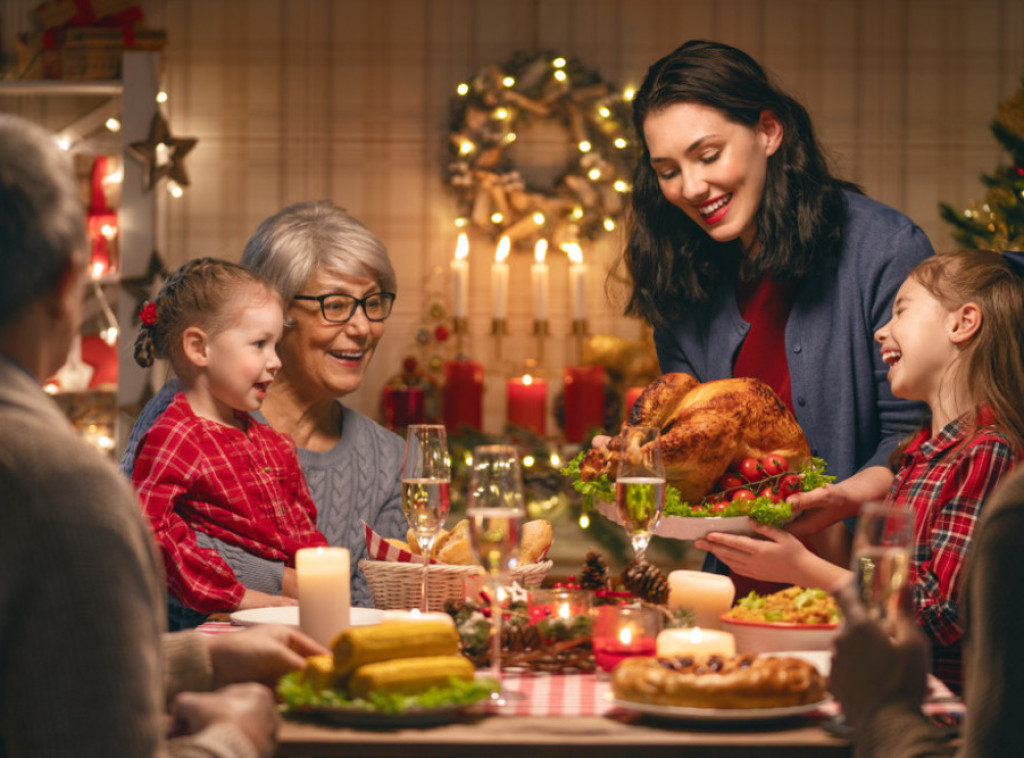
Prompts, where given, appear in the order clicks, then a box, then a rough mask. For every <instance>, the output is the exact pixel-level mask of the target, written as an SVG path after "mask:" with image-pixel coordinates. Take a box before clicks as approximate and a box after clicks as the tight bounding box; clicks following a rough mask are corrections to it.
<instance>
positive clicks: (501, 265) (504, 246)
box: [491, 237, 512, 319]
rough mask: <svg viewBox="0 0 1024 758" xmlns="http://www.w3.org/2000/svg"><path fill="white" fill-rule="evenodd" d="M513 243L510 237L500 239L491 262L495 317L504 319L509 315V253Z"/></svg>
mask: <svg viewBox="0 0 1024 758" xmlns="http://www.w3.org/2000/svg"><path fill="white" fill-rule="evenodd" d="M511 247H512V243H511V242H510V241H509V238H508V237H502V238H501V239H500V240H499V241H498V249H497V250H495V251H494V263H492V264H491V296H492V297H493V298H494V318H496V319H503V318H505V317H506V316H508V262H507V260H506V259H507V258H508V253H509V250H510V249H511Z"/></svg>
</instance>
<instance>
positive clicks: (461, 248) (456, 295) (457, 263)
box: [451, 232, 469, 318]
mask: <svg viewBox="0 0 1024 758" xmlns="http://www.w3.org/2000/svg"><path fill="white" fill-rule="evenodd" d="M451 269H452V315H453V316H454V317H455V318H466V311H467V306H466V301H467V297H468V294H469V239H468V238H467V237H466V233H465V232H462V233H461V234H459V241H458V243H457V244H456V246H455V257H454V258H452V263H451Z"/></svg>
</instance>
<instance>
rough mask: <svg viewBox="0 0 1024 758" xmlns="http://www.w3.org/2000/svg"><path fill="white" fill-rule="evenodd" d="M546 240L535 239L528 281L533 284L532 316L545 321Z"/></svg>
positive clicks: (546, 297)
mask: <svg viewBox="0 0 1024 758" xmlns="http://www.w3.org/2000/svg"><path fill="white" fill-rule="evenodd" d="M547 252H548V241H547V240H546V239H539V240H537V244H536V245H535V246H534V248H533V260H534V264H533V265H532V266H530V282H531V283H532V284H533V318H534V319H535V320H537V321H546V320H547V317H548V264H547V261H546V260H545V256H546V255H547Z"/></svg>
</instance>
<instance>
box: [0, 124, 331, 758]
mask: <svg viewBox="0 0 1024 758" xmlns="http://www.w3.org/2000/svg"><path fill="white" fill-rule="evenodd" d="M87 249H88V247H87V241H86V230H85V220H84V213H83V207H82V204H81V202H80V200H79V198H78V195H77V191H76V186H75V179H74V176H73V174H72V171H71V168H70V164H69V162H68V161H67V159H66V157H65V155H64V154H63V153H61V151H60V150H59V149H58V148H57V145H56V142H55V141H54V139H53V137H52V135H50V134H49V133H47V132H46V131H45V130H43V129H41V128H39V127H38V126H35V125H33V124H31V123H30V122H28V121H26V120H24V119H21V118H18V117H15V116H9V115H0V429H3V430H4V434H3V435H0V491H2V492H3V493H4V496H3V498H2V499H0V523H3V529H0V758H7V757H8V756H10V757H13V756H31V757H32V758H36V757H38V756H47V758H55V757H59V756H75V758H83V757H86V756H103V757H104V758H107V757H108V756H114V755H117V756H156V755H160V756H175V755H188V756H246V757H247V758H251V757H252V756H269V755H271V754H272V752H273V749H274V743H275V734H276V730H277V724H278V716H277V713H276V711H275V708H274V701H273V697H272V695H271V693H270V691H269V690H268V689H267V688H266V687H264V686H262V685H261V684H257V683H255V682H250V683H246V684H240V683H237V682H241V681H243V680H246V679H253V680H256V681H260V682H264V683H272V682H274V681H275V680H276V679H277V677H278V676H280V675H281V674H282V673H284V672H285V671H288V670H291V669H294V668H298V667H300V666H302V665H303V661H304V656H306V655H312V654H316V653H318V652H322V650H321V649H320V648H319V646H318V645H316V643H314V642H312V641H311V640H309V639H308V638H307V637H305V636H304V635H301V634H300V633H299V632H297V631H294V630H290V629H286V628H284V627H276V628H268V629H267V630H265V631H263V630H261V631H259V632H258V633H257V634H251V633H248V632H244V633H240V634H230V635H220V637H213V636H203V635H200V634H197V633H194V632H193V633H183V634H175V635H163V636H161V633H160V632H161V630H163V629H164V628H165V617H164V602H163V598H164V587H163V586H162V583H161V582H160V580H159V576H160V575H161V572H160V570H159V565H158V559H157V557H156V553H155V551H154V546H153V543H152V538H151V536H150V534H149V532H148V530H147V528H146V525H145V523H144V522H143V520H142V517H141V514H140V512H139V507H138V505H137V503H136V500H135V496H134V493H133V492H132V490H131V487H130V486H129V485H128V483H127V482H125V481H124V479H123V477H122V476H120V474H119V473H118V471H117V469H116V467H114V466H113V464H112V463H111V462H110V461H108V460H107V459H105V458H104V457H103V456H102V454H101V453H99V452H98V451H96V450H95V449H93V448H91V447H89V446H88V445H87V444H86V443H84V442H82V441H81V440H79V439H78V438H77V437H76V436H75V434H74V431H73V430H72V428H71V425H70V423H69V422H68V420H67V418H66V417H65V416H64V414H63V413H62V412H61V410H60V409H59V408H58V406H57V405H56V403H54V402H53V400H52V399H51V398H49V397H48V396H47V395H46V394H45V393H44V392H43V390H42V388H41V384H42V382H43V381H45V379H46V378H47V377H49V376H50V375H52V374H53V373H54V372H55V371H56V370H57V369H58V368H60V367H61V365H62V364H63V363H64V361H65V359H66V357H67V353H68V348H69V346H70V344H71V340H72V338H73V337H74V335H75V334H76V333H77V331H78V328H79V325H80V318H81V315H80V312H81V306H82V302H83V296H84V292H85V283H86V277H87V266H86V263H87V257H86V254H85V251H86V250H87ZM221 685H226V686H223V687H222V688H221V689H219V690H217V691H216V692H199V690H210V689H212V688H214V687H218V686H221ZM168 712H169V718H168V715H167V714H168Z"/></svg>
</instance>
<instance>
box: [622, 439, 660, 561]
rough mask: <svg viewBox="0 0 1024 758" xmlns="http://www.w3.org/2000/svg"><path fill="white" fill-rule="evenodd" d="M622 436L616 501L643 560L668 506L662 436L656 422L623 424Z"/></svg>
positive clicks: (638, 558)
mask: <svg viewBox="0 0 1024 758" xmlns="http://www.w3.org/2000/svg"><path fill="white" fill-rule="evenodd" d="M619 437H620V440H621V446H620V448H619V465H618V471H617V473H616V476H615V505H616V510H617V512H618V516H619V520H620V521H621V522H622V525H623V526H624V527H625V528H626V534H628V535H629V539H630V541H631V542H632V543H633V555H634V557H635V559H636V560H637V561H640V560H643V557H644V551H645V550H646V549H647V545H648V543H649V542H650V541H651V535H652V534H653V533H654V530H655V529H657V528H658V522H659V521H661V513H662V510H663V509H664V507H665V464H664V463H663V462H662V456H661V436H660V433H659V431H658V427H656V426H639V425H638V426H630V425H629V424H624V425H623V427H622V432H621V434H620V435H619Z"/></svg>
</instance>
